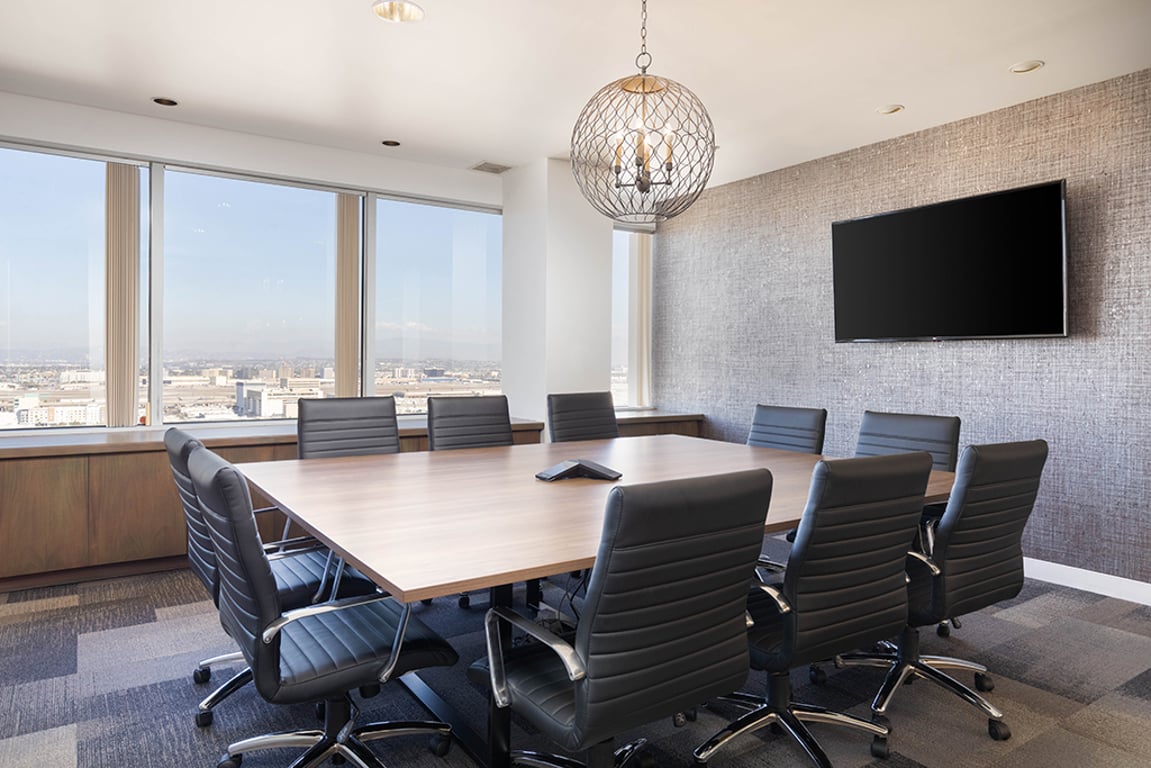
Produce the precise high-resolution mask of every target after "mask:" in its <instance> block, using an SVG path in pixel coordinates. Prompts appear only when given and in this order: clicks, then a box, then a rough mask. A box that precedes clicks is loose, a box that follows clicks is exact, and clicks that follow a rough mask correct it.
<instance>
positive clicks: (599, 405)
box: [548, 392, 619, 443]
mask: <svg viewBox="0 0 1151 768" xmlns="http://www.w3.org/2000/svg"><path fill="white" fill-rule="evenodd" d="M548 431H549V434H550V435H551V440H552V442H553V443H563V442H568V441H570V440H607V439H609V438H613V437H619V424H617V423H616V420H615V403H613V402H612V398H611V392H566V393H563V394H552V395H548Z"/></svg>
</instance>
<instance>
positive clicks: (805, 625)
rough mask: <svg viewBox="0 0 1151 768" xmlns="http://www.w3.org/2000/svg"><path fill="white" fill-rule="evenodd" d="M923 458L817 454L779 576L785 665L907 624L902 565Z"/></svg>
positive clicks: (916, 509)
mask: <svg viewBox="0 0 1151 768" xmlns="http://www.w3.org/2000/svg"><path fill="white" fill-rule="evenodd" d="M930 474H931V457H930V456H929V455H928V454H927V453H925V452H923V451H917V452H915V453H902V454H895V455H891V456H875V457H867V458H857V459H840V460H837V461H821V462H819V463H818V464H816V466H815V469H814V471H813V472H812V475H811V490H810V492H809V494H808V500H807V507H806V508H805V509H804V511H803V517H802V518H801V519H800V522H799V528H798V530H797V531H796V535H795V543H794V544H792V546H791V555H790V556H789V557H788V561H787V571H786V572H785V574H784V581H783V591H784V594H785V595H786V597H787V599H788V601H789V602H790V603H791V605H792V607H793V614H794V618H793V623H792V626H793V627H794V632H792V633H785V635H784V641H783V649H782V650H783V653H784V654H785V656H786V657H788V658H790V661H791V664H790V665H791V666H798V665H800V664H804V663H807V662H811V661H818V660H820V659H829V658H831V657H832V656H834V655H835V654H837V653H842V652H844V651H846V650H850V649H853V648H866V647H868V646H870V645H872V644H873V643H876V642H879V641H880V640H883V639H885V638H890V637H894V636H895V635H898V634H899V633H900V632H901V631H902V629H903V627H904V626H906V624H907V577H906V570H905V567H906V566H905V563H906V559H907V552H908V551H909V550H910V549H911V547H912V545H913V543H914V540H915V534H916V530H917V528H918V524H919V517H920V514H921V513H922V509H923V494H924V492H925V491H926V489H927V479H928V476H929V475H930Z"/></svg>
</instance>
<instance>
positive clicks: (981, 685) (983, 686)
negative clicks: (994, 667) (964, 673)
mask: <svg viewBox="0 0 1151 768" xmlns="http://www.w3.org/2000/svg"><path fill="white" fill-rule="evenodd" d="M975 689H976V690H978V691H982V692H984V693H987V692H988V691H994V690H995V681H994V680H993V679H991V675H986V674H984V673H982V672H976V673H975Z"/></svg>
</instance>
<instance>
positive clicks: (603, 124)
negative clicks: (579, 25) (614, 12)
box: [571, 0, 715, 224]
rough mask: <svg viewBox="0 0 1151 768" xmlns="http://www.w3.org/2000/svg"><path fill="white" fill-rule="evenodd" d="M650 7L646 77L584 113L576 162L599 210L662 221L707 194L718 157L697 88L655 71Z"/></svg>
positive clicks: (606, 90)
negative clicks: (652, 67)
mask: <svg viewBox="0 0 1151 768" xmlns="http://www.w3.org/2000/svg"><path fill="white" fill-rule="evenodd" d="M642 9H643V10H642V22H641V27H640V38H641V41H642V42H641V46H640V53H639V55H638V56H636V59H635V63H636V67H637V68H638V69H639V74H637V75H629V76H627V77H621V78H620V79H619V80H616V81H615V82H612V83H608V84H607V85H605V86H604V87H603V88H601V89H600V90H599V91H598V92H596V94H595V95H594V96H592V98H591V101H589V102H588V103H587V105H586V106H585V107H584V108H583V111H582V112H580V115H579V118H577V119H576V123H575V127H574V128H573V129H572V139H571V165H572V173H573V174H574V176H575V180H576V184H577V185H578V186H579V188H580V192H582V193H583V196H584V197H585V198H587V200H588V202H589V203H591V204H592V206H593V207H594V208H595V209H596V210H597V211H599V212H600V213H602V214H604V215H605V216H608V217H610V218H612V219H615V220H616V221H620V222H626V223H631V224H654V223H658V222H661V221H666V220H667V219H670V218H671V217H673V216H676V215H678V214H680V213H683V212H684V211H685V210H687V209H688V207H689V206H691V204H692V203H694V202H695V201H696V199H697V198H698V197H699V195H700V193H701V192H703V188H704V186H706V185H707V180H708V178H709V177H710V176H711V169H712V165H713V163H714V161H715V128H714V126H713V125H712V122H711V117H710V116H709V115H708V114H707V109H705V108H704V106H703V103H702V102H701V101H700V100H699V98H698V97H697V96H696V95H695V94H694V93H692V92H691V91H690V90H688V89H687V88H686V87H684V86H683V85H681V84H679V83H677V82H676V81H675V80H672V79H671V78H667V77H661V76H659V75H653V74H648V71H647V70H648V67H649V66H650V65H651V54H649V53H648V52H647V0H643V3H642Z"/></svg>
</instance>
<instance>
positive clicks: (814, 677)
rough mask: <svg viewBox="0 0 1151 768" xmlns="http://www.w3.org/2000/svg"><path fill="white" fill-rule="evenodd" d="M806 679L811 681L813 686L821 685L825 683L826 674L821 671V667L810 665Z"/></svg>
mask: <svg viewBox="0 0 1151 768" xmlns="http://www.w3.org/2000/svg"><path fill="white" fill-rule="evenodd" d="M807 678H808V679H809V680H811V682H812V684H813V685H823V684H824V683H826V682H827V672H825V671H824V670H823V667H817V666H815V665H814V664H812V665H811V666H810V667H808V668H807Z"/></svg>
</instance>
